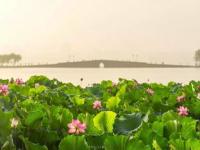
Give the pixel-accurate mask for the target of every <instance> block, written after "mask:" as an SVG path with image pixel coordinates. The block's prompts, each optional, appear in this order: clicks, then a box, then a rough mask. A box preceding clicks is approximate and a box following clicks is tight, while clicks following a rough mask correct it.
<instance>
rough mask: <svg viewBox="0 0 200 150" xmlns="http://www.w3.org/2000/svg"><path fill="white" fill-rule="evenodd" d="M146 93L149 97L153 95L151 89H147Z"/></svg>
mask: <svg viewBox="0 0 200 150" xmlns="http://www.w3.org/2000/svg"><path fill="white" fill-rule="evenodd" d="M146 92H147V94H149V95H153V94H154V91H153V90H152V89H150V88H148V89H147V90H146Z"/></svg>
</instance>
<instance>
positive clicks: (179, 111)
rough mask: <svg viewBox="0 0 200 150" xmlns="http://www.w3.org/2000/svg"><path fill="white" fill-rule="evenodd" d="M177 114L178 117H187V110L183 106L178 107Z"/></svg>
mask: <svg viewBox="0 0 200 150" xmlns="http://www.w3.org/2000/svg"><path fill="white" fill-rule="evenodd" d="M177 110H178V114H179V115H180V116H187V115H188V108H187V107H184V106H180V107H179V108H178V109H177Z"/></svg>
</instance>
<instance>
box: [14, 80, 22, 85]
mask: <svg viewBox="0 0 200 150" xmlns="http://www.w3.org/2000/svg"><path fill="white" fill-rule="evenodd" d="M15 83H16V84H18V85H21V84H24V81H23V80H22V79H19V78H18V79H16V81H15Z"/></svg>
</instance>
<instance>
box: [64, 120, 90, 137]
mask: <svg viewBox="0 0 200 150" xmlns="http://www.w3.org/2000/svg"><path fill="white" fill-rule="evenodd" d="M67 126H68V128H69V130H68V133H69V134H81V133H85V129H86V124H85V123H81V122H80V121H79V120H77V119H75V120H72V122H71V123H69V124H68V125H67Z"/></svg>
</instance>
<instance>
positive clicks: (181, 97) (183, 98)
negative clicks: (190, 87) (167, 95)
mask: <svg viewBox="0 0 200 150" xmlns="http://www.w3.org/2000/svg"><path fill="white" fill-rule="evenodd" d="M176 100H177V102H183V101H185V95H181V96H178V97H177V98H176Z"/></svg>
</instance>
